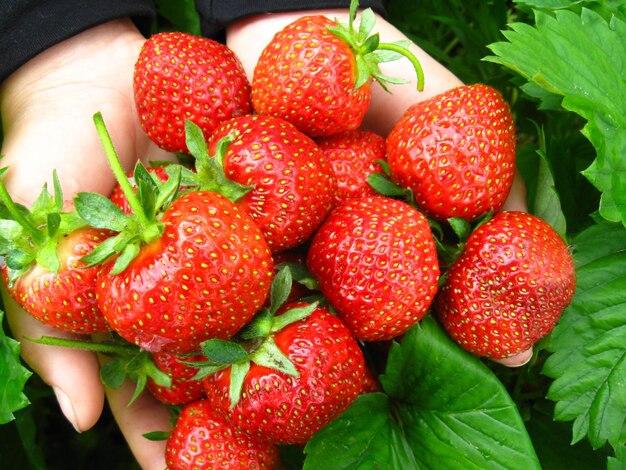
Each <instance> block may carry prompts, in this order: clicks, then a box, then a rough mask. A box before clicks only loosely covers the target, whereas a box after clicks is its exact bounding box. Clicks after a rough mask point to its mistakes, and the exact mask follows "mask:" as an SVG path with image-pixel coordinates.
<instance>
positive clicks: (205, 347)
mask: <svg viewBox="0 0 626 470" xmlns="http://www.w3.org/2000/svg"><path fill="white" fill-rule="evenodd" d="M202 354H204V355H205V356H206V357H207V358H208V359H209V360H210V361H213V362H215V363H217V364H234V363H236V362H242V361H247V360H248V353H247V352H246V350H245V349H244V348H243V346H241V345H240V344H238V343H235V342H233V341H226V340H223V339H209V340H207V341H205V342H204V343H202Z"/></svg>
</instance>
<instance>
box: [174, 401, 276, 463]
mask: <svg viewBox="0 0 626 470" xmlns="http://www.w3.org/2000/svg"><path fill="white" fill-rule="evenodd" d="M165 460H166V463H167V468H168V469H169V470H187V469H192V468H193V469H198V470H200V469H214V468H224V469H230V470H248V469H258V470H262V469H267V470H270V469H275V468H279V463H280V460H279V454H278V447H276V446H274V445H272V444H268V443H266V442H263V441H259V440H254V439H252V438H250V437H249V436H247V435H245V434H244V433H242V432H241V431H240V430H238V429H237V428H235V427H234V426H233V425H232V424H230V423H229V422H228V421H226V420H225V419H224V417H222V416H221V415H219V414H218V413H216V412H215V410H214V409H213V405H212V403H210V402H209V401H208V400H199V401H195V402H193V403H190V404H188V405H186V406H185V407H184V408H183V409H182V411H181V413H180V415H179V416H178V418H177V420H176V423H175V425H174V429H173V430H172V433H171V434H170V436H169V437H168V439H167V444H166V448H165Z"/></svg>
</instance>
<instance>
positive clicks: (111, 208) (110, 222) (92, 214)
mask: <svg viewBox="0 0 626 470" xmlns="http://www.w3.org/2000/svg"><path fill="white" fill-rule="evenodd" d="M74 206H75V207H76V211H77V212H78V214H79V215H80V216H81V217H82V218H83V219H85V220H86V221H87V222H88V223H89V224H90V225H91V226H92V227H96V228H104V229H108V230H112V231H114V232H121V231H123V230H124V229H125V228H126V227H127V226H128V224H129V223H130V220H131V218H130V217H129V216H128V215H126V214H124V212H122V210H121V209H120V208H119V207H118V206H116V205H115V204H114V203H113V202H112V201H111V200H110V199H109V198H107V197H106V196H103V195H102V194H98V193H88V192H81V193H78V195H77V196H76V198H74Z"/></svg>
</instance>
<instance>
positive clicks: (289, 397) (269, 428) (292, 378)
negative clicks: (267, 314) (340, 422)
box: [204, 303, 371, 445]
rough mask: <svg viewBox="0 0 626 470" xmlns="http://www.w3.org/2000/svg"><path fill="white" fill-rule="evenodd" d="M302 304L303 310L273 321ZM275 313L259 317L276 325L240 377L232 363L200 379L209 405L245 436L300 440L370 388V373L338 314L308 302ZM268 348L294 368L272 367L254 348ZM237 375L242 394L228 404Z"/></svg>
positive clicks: (282, 441)
mask: <svg viewBox="0 0 626 470" xmlns="http://www.w3.org/2000/svg"><path fill="white" fill-rule="evenodd" d="M304 310H307V315H308V316H306V317H304V318H302V319H299V320H297V321H294V322H291V323H288V324H287V326H284V327H280V329H278V328H276V327H275V325H277V324H278V323H280V322H282V321H284V320H286V319H288V318H289V317H290V316H291V315H293V312H300V311H304ZM277 313H278V315H276V316H275V317H273V318H271V319H269V321H268V319H266V318H263V317H261V323H263V321H266V322H269V323H270V324H271V323H272V322H273V326H270V327H269V328H268V329H270V330H275V331H273V332H272V333H271V334H269V335H268V336H267V337H264V338H263V339H264V341H263V343H262V346H261V347H259V348H258V349H257V350H256V351H253V352H252V353H250V358H251V362H250V364H249V369H247V373H245V378H243V381H242V382H239V381H238V378H239V377H240V376H239V369H235V368H234V366H233V367H228V368H224V369H221V370H218V371H217V372H215V373H213V374H211V375H209V376H207V377H206V378H205V379H204V387H205V391H206V394H207V399H208V400H209V401H210V403H211V404H212V405H213V407H214V408H215V409H216V410H219V411H220V412H221V413H222V414H224V415H225V416H227V417H228V419H229V420H230V421H231V422H232V423H233V424H234V425H235V426H238V427H239V428H241V429H243V430H244V431H245V432H246V433H248V434H249V435H250V436H252V437H254V438H259V439H265V440H267V441H269V442H273V443H275V444H298V445H303V444H305V443H306V442H307V441H308V440H309V439H310V438H311V436H313V435H314V434H315V433H316V432H317V431H319V430H320V429H321V428H323V427H324V426H326V425H327V424H328V423H329V422H330V421H332V420H333V419H334V418H335V417H337V416H338V415H339V414H341V413H342V412H343V411H345V410H346V409H347V408H348V406H350V404H351V403H352V402H353V401H354V400H355V399H356V397H357V396H358V395H359V394H360V393H362V392H364V391H365V390H369V387H370V386H371V376H369V375H368V373H367V366H366V364H365V360H364V358H363V353H362V352H361V350H360V349H359V345H358V344H357V342H356V340H355V339H354V338H353V337H352V335H351V334H350V332H349V330H348V329H347V328H346V327H345V325H343V323H342V322H341V321H340V320H339V319H338V318H337V317H335V316H334V315H332V314H330V313H329V312H328V311H326V310H325V309H322V308H320V307H317V306H316V304H308V303H295V304H286V305H284V306H283V307H282V308H281V309H280V310H279V311H278V312H277ZM270 345H271V346H270ZM270 349H271V350H272V354H271V355H270V357H278V358H279V361H282V360H285V358H286V360H287V361H288V362H290V364H291V369H290V368H286V370H284V371H283V370H276V369H274V368H272V366H273V364H274V363H275V362H277V361H276V360H273V361H261V360H259V357H258V354H259V353H258V351H259V350H261V351H263V350H265V351H268V350H270ZM255 361H256V362H255ZM239 364H241V362H240V363H239ZM289 370H290V372H288V371H289ZM234 383H239V385H238V386H240V393H241V396H240V398H239V400H238V401H236V404H234V406H232V405H233V403H232V401H231V398H232V387H233V384H234Z"/></svg>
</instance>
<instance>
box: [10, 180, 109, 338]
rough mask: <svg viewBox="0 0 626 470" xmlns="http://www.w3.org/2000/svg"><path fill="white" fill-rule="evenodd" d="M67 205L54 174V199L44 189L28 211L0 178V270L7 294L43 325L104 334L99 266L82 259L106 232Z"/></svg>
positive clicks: (75, 331)
mask: <svg viewBox="0 0 626 470" xmlns="http://www.w3.org/2000/svg"><path fill="white" fill-rule="evenodd" d="M6 170H7V169H6V168H3V169H0V176H2V175H4V173H5V172H6ZM68 204H69V202H68V201H64V200H63V195H62V193H61V187H60V183H59V181H58V178H57V176H56V173H55V174H54V195H51V194H49V193H48V190H47V187H46V186H44V188H43V190H42V192H41V193H40V195H39V197H38V198H37V199H36V200H35V202H34V203H33V204H32V206H31V208H30V209H27V208H26V207H23V206H20V205H19V204H16V203H15V202H14V201H13V200H12V199H11V197H10V196H9V194H8V192H7V190H6V188H5V186H4V181H3V180H2V179H0V225H1V227H2V234H1V235H0V256H1V257H2V258H1V261H0V271H1V274H2V276H3V278H4V281H5V283H6V285H7V286H8V291H9V293H10V294H11V296H12V297H13V298H14V299H15V300H16V301H17V303H18V304H19V305H20V306H21V307H22V308H24V309H25V310H26V311H27V312H29V313H30V314H31V315H32V316H33V317H35V318H36V319H38V320H40V321H41V322H43V323H45V324H47V325H49V326H53V327H55V328H58V329H60V330H64V331H69V332H73V333H81V334H91V333H96V332H104V331H108V330H109V327H108V325H107V323H106V321H105V320H104V316H103V314H102V313H101V312H100V310H99V309H98V306H97V302H96V296H95V288H96V284H95V279H96V273H97V271H98V268H88V267H86V264H85V263H83V262H81V261H80V260H81V258H82V257H83V256H85V255H87V254H89V253H90V252H91V251H92V250H93V249H94V247H95V246H96V245H98V244H99V243H101V242H102V241H103V240H105V239H106V238H108V237H109V236H110V233H109V232H107V231H106V230H99V229H95V228H93V227H89V226H87V224H86V222H85V221H84V220H82V219H81V218H80V217H78V215H77V214H76V213H75V212H74V210H73V208H72V207H70V206H69V205H68Z"/></svg>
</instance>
